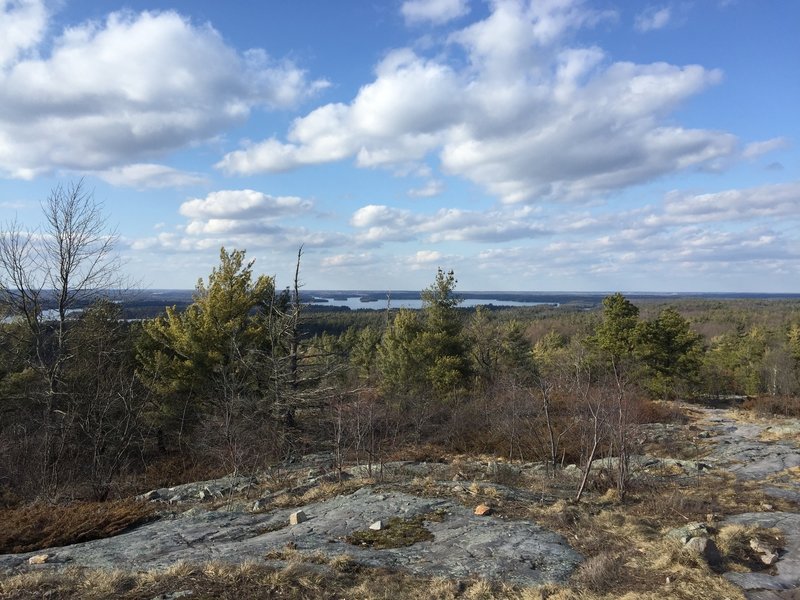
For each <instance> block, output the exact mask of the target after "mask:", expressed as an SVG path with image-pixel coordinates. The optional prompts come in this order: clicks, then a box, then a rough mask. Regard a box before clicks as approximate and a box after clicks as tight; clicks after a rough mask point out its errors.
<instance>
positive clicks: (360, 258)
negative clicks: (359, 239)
mask: <svg viewBox="0 0 800 600" xmlns="http://www.w3.org/2000/svg"><path fill="white" fill-rule="evenodd" d="M374 261H375V258H374V257H373V255H372V254H371V253H369V252H362V253H360V254H335V255H333V256H326V257H324V258H323V259H322V260H321V261H320V266H322V267H326V268H352V267H362V266H365V265H371V264H373V263H374Z"/></svg>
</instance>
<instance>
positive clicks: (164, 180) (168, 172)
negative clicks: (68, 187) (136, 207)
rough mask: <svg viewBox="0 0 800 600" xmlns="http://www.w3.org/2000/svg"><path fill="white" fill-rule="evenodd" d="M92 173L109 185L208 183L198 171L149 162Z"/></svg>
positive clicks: (182, 185)
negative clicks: (180, 169) (182, 169)
mask: <svg viewBox="0 0 800 600" xmlns="http://www.w3.org/2000/svg"><path fill="white" fill-rule="evenodd" d="M94 174H95V175H97V176H98V177H100V179H102V180H103V181H107V182H108V183H110V184H111V185H116V186H122V187H133V188H139V189H146V188H166V187H185V186H190V185H203V184H205V183H208V178H207V177H206V176H205V175H202V174H200V173H189V172H186V171H179V170H177V169H173V168H172V167H167V166H165V165H157V164H151V163H144V164H135V165H126V166H124V167H113V168H111V169H106V170H105V171H98V172H95V173H94Z"/></svg>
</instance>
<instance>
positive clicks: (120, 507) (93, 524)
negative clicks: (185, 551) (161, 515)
mask: <svg viewBox="0 0 800 600" xmlns="http://www.w3.org/2000/svg"><path fill="white" fill-rule="evenodd" d="M154 513H155V510H154V507H153V506H152V505H149V504H147V503H145V502H136V501H131V500H121V501H116V502H73V503H70V504H65V505H50V504H44V503H35V504H27V505H24V506H20V507H16V508H3V509H0V523H2V524H3V526H2V527H0V554H9V553H18V552H30V551H33V550H42V549H46V548H52V547H55V546H66V545H69V544H77V543H79V542H88V541H89V540H96V539H101V538H106V537H111V536H114V535H117V534H119V533H122V532H123V531H125V530H127V529H130V528H131V527H134V526H136V525H139V524H141V523H145V522H147V521H149V520H151V519H152V518H154Z"/></svg>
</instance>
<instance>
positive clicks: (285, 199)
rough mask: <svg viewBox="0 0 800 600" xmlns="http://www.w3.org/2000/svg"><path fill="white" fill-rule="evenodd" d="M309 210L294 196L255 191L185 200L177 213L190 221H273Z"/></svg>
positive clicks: (306, 204)
mask: <svg viewBox="0 0 800 600" xmlns="http://www.w3.org/2000/svg"><path fill="white" fill-rule="evenodd" d="M311 207H312V203H311V202H310V201H309V200H303V199H302V198H298V197H297V196H278V197H275V196H270V195H269V194H264V193H263V192H257V191H255V190H222V191H218V192H212V193H210V194H209V195H208V196H206V197H205V198H193V199H191V200H187V201H186V202H184V203H183V204H181V207H180V214H182V215H183V216H185V217H189V218H191V219H205V218H214V219H236V220H252V219H265V218H266V219H275V218H278V217H283V216H287V215H291V216H294V215H297V214H299V213H301V212H307V211H308V210H310V209H311Z"/></svg>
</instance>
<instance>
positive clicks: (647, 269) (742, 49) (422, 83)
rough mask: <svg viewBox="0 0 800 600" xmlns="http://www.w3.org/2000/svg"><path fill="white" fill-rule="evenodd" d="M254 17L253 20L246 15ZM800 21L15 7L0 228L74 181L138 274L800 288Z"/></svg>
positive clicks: (686, 12) (471, 6)
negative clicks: (238, 255) (216, 272)
mask: <svg viewBox="0 0 800 600" xmlns="http://www.w3.org/2000/svg"><path fill="white" fill-rule="evenodd" d="M254 5H255V6H254ZM798 23H800V3H797V2H793V1H790V0H786V1H779V0H776V1H774V2H757V1H756V0H685V1H678V0H676V1H663V2H654V3H647V2H639V1H637V2H633V1H628V2H623V1H617V2H614V1H602V0H597V1H592V0H586V1H583V2H582V1H580V0H541V1H539V0H494V1H488V2H484V1H481V0H474V1H469V0H405V1H404V0H387V1H382V2H367V1H366V0H341V1H337V2H329V1H327V0H313V1H312V0H293V1H292V2H277V1H270V2H261V3H251V2H247V3H245V2H226V3H220V2H212V1H197V0H193V1H190V0H176V1H173V2H157V1H155V0H153V1H138V0H137V1H131V2H119V3H117V2H115V1H114V0H111V1H105V2H78V1H70V0H60V1H52V2H47V1H42V0H0V78H2V81H0V221H7V220H9V219H13V218H15V217H16V218H18V219H19V220H20V221H22V222H23V223H25V224H26V225H28V226H30V227H31V228H34V227H36V226H37V225H38V222H39V219H40V216H39V215H40V208H39V203H40V202H41V201H42V200H43V199H44V198H45V197H46V196H47V194H48V193H49V191H50V190H51V189H52V188H53V187H54V186H56V185H57V184H59V183H61V182H70V181H76V180H78V179H79V178H81V177H84V178H85V184H86V185H87V186H88V187H89V188H90V189H91V190H93V191H94V195H95V198H96V199H97V200H99V201H102V202H103V203H104V205H105V211H106V213H107V214H108V216H109V219H110V221H111V222H112V223H114V224H116V225H117V230H118V233H119V236H120V241H119V246H118V247H119V251H120V254H121V256H122V258H123V261H124V263H125V268H126V271H127V273H128V274H129V275H130V276H131V277H132V278H134V279H135V280H137V281H139V282H140V284H141V285H142V286H146V287H168V288H190V287H192V286H193V285H194V283H195V282H196V281H197V279H198V277H205V276H206V275H207V274H208V273H209V271H210V270H211V268H212V267H213V266H214V265H215V264H216V262H217V257H218V252H219V247H220V246H223V245H224V246H225V247H227V248H229V249H230V248H244V249H247V252H248V256H249V257H250V258H255V259H256V270H257V271H259V272H263V273H266V274H270V275H275V276H276V277H277V280H278V285H280V286H282V285H287V284H288V283H289V282H290V276H291V273H292V272H293V266H294V265H293V263H294V257H295V255H296V253H297V249H298V247H299V246H300V245H301V244H302V245H303V246H304V255H303V261H302V280H303V282H304V284H305V286H306V287H308V288H309V289H395V290H397V289H419V288H422V287H425V286H426V285H428V284H429V283H430V282H431V281H432V279H433V276H434V275H435V272H436V268H437V267H443V268H446V269H450V268H452V269H454V270H455V272H456V275H457V277H458V279H459V287H460V289H464V290H554V291H555V290H562V291H571V290H575V291H581V290H595V291H608V290H622V291H637V290H638V291H742V292H800V277H799V275H800V227H798V225H800V153H798V140H800V117H798V109H797V107H798V106H800V71H798V64H800V62H798V61H799V60H800V36H798V35H797V31H796V28H797V24H798Z"/></svg>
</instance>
